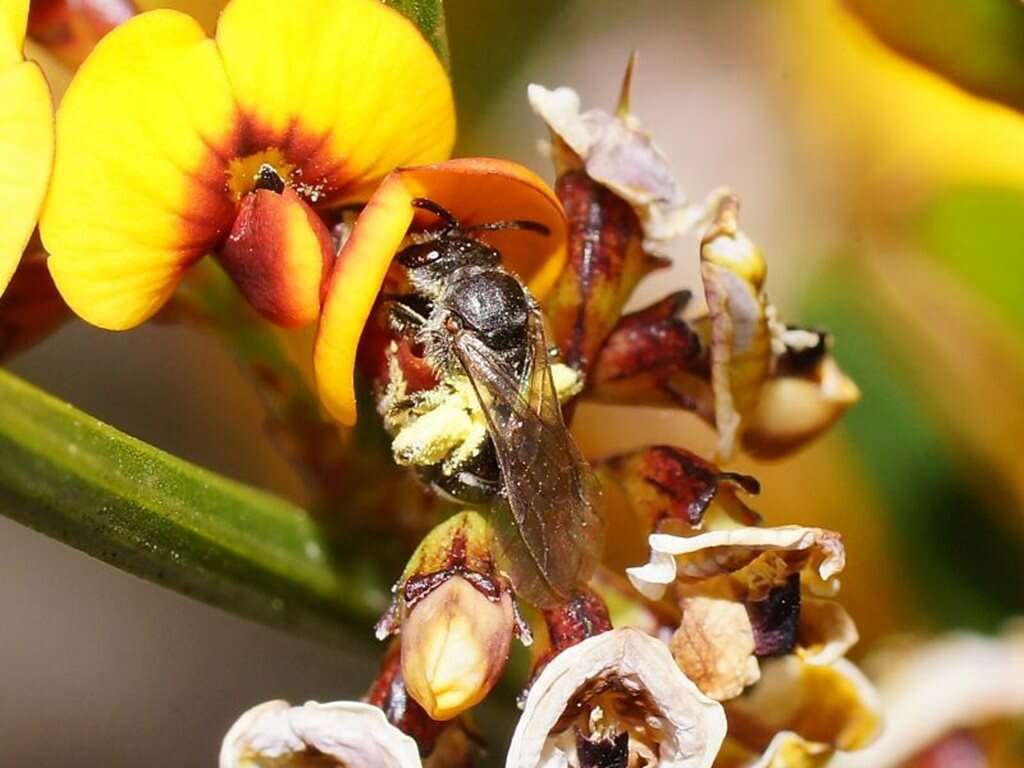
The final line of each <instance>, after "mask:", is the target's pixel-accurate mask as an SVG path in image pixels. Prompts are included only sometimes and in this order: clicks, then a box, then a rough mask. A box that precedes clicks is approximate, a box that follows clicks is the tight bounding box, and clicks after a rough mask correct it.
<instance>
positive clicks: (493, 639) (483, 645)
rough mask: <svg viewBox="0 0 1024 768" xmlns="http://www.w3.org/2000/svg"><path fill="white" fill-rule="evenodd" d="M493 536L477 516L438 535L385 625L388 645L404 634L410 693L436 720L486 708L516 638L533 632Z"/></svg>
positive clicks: (422, 550)
mask: <svg viewBox="0 0 1024 768" xmlns="http://www.w3.org/2000/svg"><path fill="white" fill-rule="evenodd" d="M491 536H492V533H491V529H490V526H489V524H488V523H487V521H486V520H485V519H484V518H483V517H482V516H481V515H480V514H479V513H476V512H462V513H460V514H458V515H455V516H454V517H452V518H450V519H449V520H447V521H445V522H444V523H442V524H441V525H439V526H438V527H437V528H435V529H434V530H433V531H431V532H430V533H429V534H428V535H427V536H426V537H425V538H424V540H423V542H422V543H421V544H420V546H419V547H418V548H417V550H416V552H415V553H414V554H413V556H412V558H411V559H410V561H409V564H408V565H407V566H406V570H405V573H404V574H403V575H402V578H401V580H400V581H399V582H398V584H397V585H396V586H395V601H394V603H393V605H392V607H391V608H390V609H389V610H388V612H387V613H386V614H385V615H384V617H383V618H382V619H381V621H380V623H379V624H378V625H377V636H378V637H379V638H381V639H383V638H384V637H387V635H389V634H391V633H392V632H400V634H401V647H402V650H401V662H402V677H403V679H404V681H405V686H406V688H407V689H408V691H409V695H410V696H412V697H413V699H415V700H416V702H417V703H419V705H420V706H422V707H423V709H424V710H426V712H427V714H428V715H430V717H432V718H434V719H435V720H448V719H450V718H453V717H455V716H457V715H459V714H460V713H462V712H464V711H465V710H467V709H469V708H470V707H472V706H473V705H474V704H477V703H478V702H479V701H481V700H482V699H483V698H484V697H485V696H486V695H487V694H488V693H489V692H490V690H491V688H493V687H494V684H495V683H496V682H497V681H498V678H499V677H500V676H501V673H502V672H503V671H504V669H505V664H506V663H507V661H508V654H509V645H510V643H511V641H512V637H513V635H515V634H516V633H517V632H519V633H525V632H526V630H525V628H524V627H525V625H522V624H521V622H518V621H517V619H518V616H517V614H516V609H515V606H514V604H513V600H512V595H511V592H510V591H509V588H508V585H507V583H506V582H505V580H504V577H502V576H501V575H500V574H499V573H498V572H497V570H496V568H495V565H494V560H493V557H492V555H491V549H490V542H491Z"/></svg>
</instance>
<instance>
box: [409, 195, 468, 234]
mask: <svg viewBox="0 0 1024 768" xmlns="http://www.w3.org/2000/svg"><path fill="white" fill-rule="evenodd" d="M412 207H413V208H419V209H420V210H422V211H430V212H431V213H432V214H434V215H435V216H437V218H439V219H441V221H443V222H444V223H445V224H446V225H448V229H449V230H452V229H459V227H460V226H461V225H460V224H459V220H458V219H457V218H455V214H454V213H452V212H451V211H449V210H448V209H447V208H445V207H444V206H443V205H439V204H438V203H435V202H434V201H433V200H428V199H427V198H425V197H417V198H415V199H413V201H412Z"/></svg>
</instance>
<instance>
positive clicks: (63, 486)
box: [0, 371, 387, 642]
mask: <svg viewBox="0 0 1024 768" xmlns="http://www.w3.org/2000/svg"><path fill="white" fill-rule="evenodd" d="M0 513H2V514H4V515H6V516H8V517H10V518H12V519H14V520H17V521H19V522H21V523H24V524H25V525H27V526H29V527H31V528H34V529H36V530H38V531H41V532H42V533H45V534H47V535H49V536H52V537H54V538H56V539H58V540H60V541H63V542H65V543H67V544H70V545H71V546H73V547H76V548H77V549H80V550H82V551H84V552H86V553H88V554H90V555H93V556H95V557H97V558H100V559H102V560H104V561H106V562H108V563H110V564H111V565H114V566H116V567H118V568H120V569H122V570H124V571H127V572H129V573H132V574H135V575H136V576H140V577H142V578H145V579H148V580H150V581H154V582H157V583H159V584H161V585H163V586H166V587H170V588H172V589H175V590H177V591H179V592H181V593H183V594H186V595H189V596H191V597H195V598H197V599H199V600H203V601H205V602H207V603H210V604H212V605H217V606H223V607H225V608H228V609H230V610H231V611H233V612H235V613H239V614H241V615H243V616H247V617H250V618H253V619H257V620H259V621H262V622H265V623H268V624H272V625H276V626H279V627H283V628H286V629H289V630H291V631H294V632H298V633H302V634H305V635H307V636H312V637H316V638H319V639H323V640H328V641H337V642H340V641H343V640H344V639H345V638H349V639H350V638H351V636H352V631H351V630H352V628H353V627H354V626H359V627H365V628H367V630H368V628H369V626H370V622H371V621H372V620H373V619H374V618H375V617H376V616H378V615H379V614H380V612H381V611H382V610H383V609H384V607H385V606H386V604H387V591H386V590H385V589H384V588H382V586H381V584H382V582H381V580H380V579H379V578H378V576H377V574H376V572H375V571H374V570H373V567H372V565H371V564H370V563H369V562H368V561H366V560H361V559H360V558H358V557H354V556H353V555H352V553H350V552H344V553H343V552H339V551H338V547H337V545H336V544H334V543H332V541H331V540H330V538H329V537H328V536H327V535H326V534H325V532H324V531H322V530H321V529H320V528H319V527H318V526H317V525H316V523H315V521H314V520H312V519H311V518H310V516H309V515H308V514H307V513H305V512H304V511H303V510H301V509H299V508H297V507H295V506H293V505H291V504H289V503H287V502H285V501H282V500H281V499H278V498H276V497H273V496H271V495H268V494H266V493H263V492H260V491H257V490H254V489H252V488H249V487H246V486H244V485H241V484H239V483H235V482H231V481H229V480H226V479H224V478H222V477H219V476H217V475H215V474H213V473H211V472H208V471H206V470H203V469H200V468H198V467H195V466H193V465H191V464H189V463H188V462H185V461H182V460H180V459H178V458H175V457H174V456H170V455H168V454H166V453H164V452H162V451H159V450H157V449H155V448H152V447H151V446H148V445H146V444H144V443H142V442H140V441H138V440H135V439H134V438H131V437H128V436H127V435H124V434H122V433H120V432H118V431H117V430H115V429H113V428H112V427H109V426H107V425H105V424H103V423H101V422H99V421H97V420H96V419H93V418H92V417H90V416H88V415H86V414H84V413H82V412H80V411H77V410H76V409H74V408H73V407H71V406H69V405H67V404H65V403H62V402H60V401H58V400H56V399H54V398H52V397H50V396H49V395H46V394H45V393H43V392H40V391H39V390H37V389H35V388H34V387H32V386H31V385H29V384H27V383H25V382H23V381H21V380H19V379H17V378H16V377H14V376H12V375H11V374H9V373H6V372H3V371H0Z"/></svg>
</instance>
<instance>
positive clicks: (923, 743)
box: [835, 624, 1024, 768]
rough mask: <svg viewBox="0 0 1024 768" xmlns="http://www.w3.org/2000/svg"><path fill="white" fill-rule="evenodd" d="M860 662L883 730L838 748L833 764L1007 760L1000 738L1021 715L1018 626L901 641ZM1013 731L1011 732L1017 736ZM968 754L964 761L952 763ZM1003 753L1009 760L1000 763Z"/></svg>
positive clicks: (871, 767) (1022, 631)
mask: <svg viewBox="0 0 1024 768" xmlns="http://www.w3.org/2000/svg"><path fill="white" fill-rule="evenodd" d="M868 667H869V668H870V669H872V671H875V672H876V674H875V675H874V677H875V682H876V684H877V686H878V689H879V695H880V697H881V700H882V703H883V705H884V711H885V717H886V722H885V730H884V731H883V733H882V735H881V737H880V738H879V739H878V740H877V741H876V742H875V743H874V744H873V745H872V746H871V747H870V748H868V749H866V750H864V751H863V752H858V753H854V754H850V755H841V756H840V759H837V760H836V762H835V765H836V766H840V767H841V768H895V766H906V765H911V766H914V768H918V766H920V768H940V766H946V765H954V764H955V765H961V764H964V765H968V764H969V765H992V766H996V765H1004V764H1011V765H1015V764H1016V760H1019V753H1018V754H1017V757H1016V758H1015V759H1014V758H1009V757H1008V755H1007V752H1010V751H1013V747H1009V746H1008V744H1007V742H1010V743H1012V742H1013V741H1014V728H1013V724H1014V722H1015V721H1017V722H1019V721H1020V719H1021V717H1022V716H1024V686H1022V685H1021V681H1024V626H1021V625H1020V624H1017V625H1011V626H1010V627H1009V628H1008V629H1007V630H1006V631H1005V632H1004V633H1003V634H1002V635H1001V636H1000V637H983V636H981V635H977V634H971V633H967V632H960V633H955V634H951V635H949V636H946V637H943V638H939V639H937V640H934V641H932V642H930V643H904V644H903V646H902V647H896V648H890V649H887V650H885V651H883V652H881V653H879V654H877V655H876V656H875V657H873V658H869V660H868ZM1017 738H1019V737H1017ZM957 755H959V756H960V759H961V760H964V759H966V757H971V760H972V762H970V763H967V762H964V763H960V762H954V761H953V757H955V756H957ZM1003 760H1009V761H1011V762H1006V763H1004V762H1003Z"/></svg>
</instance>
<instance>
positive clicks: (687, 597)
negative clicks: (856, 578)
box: [627, 509, 857, 701]
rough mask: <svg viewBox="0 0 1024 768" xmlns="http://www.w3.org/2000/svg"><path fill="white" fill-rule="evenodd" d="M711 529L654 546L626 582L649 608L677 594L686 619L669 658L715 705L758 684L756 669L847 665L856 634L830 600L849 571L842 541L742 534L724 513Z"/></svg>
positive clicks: (662, 539)
mask: <svg viewBox="0 0 1024 768" xmlns="http://www.w3.org/2000/svg"><path fill="white" fill-rule="evenodd" d="M704 524H705V525H706V526H707V527H708V528H709V529H710V530H706V531H704V532H700V533H696V534H694V535H690V536H675V535H670V534H664V533H658V534H653V535H652V536H651V537H650V540H649V541H650V546H651V558H650V561H649V562H648V563H647V564H646V565H644V566H640V567H637V568H630V569H628V570H627V574H628V576H629V578H630V580H631V581H632V582H633V585H634V586H635V587H636V588H637V589H638V590H640V592H641V593H642V594H644V595H645V596H647V597H648V598H651V599H659V598H661V597H662V596H663V595H664V593H665V590H666V588H667V587H668V585H672V586H673V590H674V594H675V597H676V599H677V601H678V604H679V607H680V609H681V611H682V618H681V621H680V624H679V626H678V628H677V629H676V631H675V634H674V635H673V638H672V651H673V655H674V656H675V658H676V661H677V662H678V663H679V664H680V666H681V668H682V669H683V671H684V672H686V674H687V675H688V676H689V677H690V678H691V679H693V680H694V682H696V683H697V684H698V685H699V686H700V687H701V690H703V691H704V692H705V693H707V694H708V695H709V696H712V697H714V698H717V699H719V700H722V701H725V700H728V699H731V698H733V697H735V696H737V695H739V694H740V693H741V692H742V691H743V689H744V688H745V687H746V686H748V685H750V684H752V683H754V682H756V681H757V679H758V676H759V675H758V671H757V670H758V660H759V659H763V658H767V657H772V656H783V655H786V654H791V653H793V654H796V655H797V656H798V657H800V658H802V659H804V660H806V661H808V662H810V663H813V664H828V663H831V662H833V661H835V660H836V659H839V658H840V657H842V655H843V654H845V653H846V651H847V650H848V649H849V648H850V647H851V646H852V645H853V644H854V643H855V642H856V641H857V630H856V627H855V626H854V624H853V621H852V620H851V619H850V617H849V615H848V614H847V613H846V611H845V610H844V609H843V608H842V606H840V605H839V604H838V603H837V602H835V601H834V600H831V599H828V598H829V597H831V596H832V595H834V594H835V591H836V590H837V589H838V583H837V582H836V581H835V579H834V577H835V575H836V574H838V573H839V572H840V571H841V570H842V569H843V567H844V565H845V557H846V556H845V551H844V549H843V546H842V541H841V539H840V538H839V535H838V534H836V533H834V532H832V531H826V530H822V529H818V528H801V527H799V526H782V527H778V528H759V527H753V526H747V525H738V524H737V523H736V522H735V521H734V520H733V519H732V518H730V517H728V516H727V515H724V514H723V513H722V512H721V511H720V510H719V509H713V510H712V514H711V515H710V516H708V517H706V518H705V520H704Z"/></svg>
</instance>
